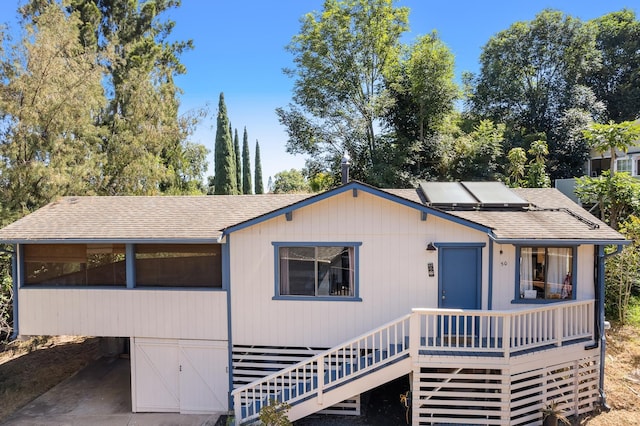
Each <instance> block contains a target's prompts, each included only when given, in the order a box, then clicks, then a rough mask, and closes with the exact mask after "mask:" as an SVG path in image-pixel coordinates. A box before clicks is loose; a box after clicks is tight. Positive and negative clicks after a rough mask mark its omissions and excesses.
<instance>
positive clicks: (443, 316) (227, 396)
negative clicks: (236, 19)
mask: <svg viewBox="0 0 640 426" xmlns="http://www.w3.org/2000/svg"><path fill="white" fill-rule="evenodd" d="M0 242H2V243H5V244H10V245H13V247H14V251H15V271H14V285H15V286H16V292H15V295H16V297H15V299H16V307H17V315H16V326H17V327H18V331H19V333H20V334H25V335H91V336H111V337H122V338H126V339H129V341H130V350H131V377H132V382H131V389H132V403H133V407H132V409H133V411H175V412H211V411H226V410H234V411H235V415H236V421H237V423H243V422H248V421H250V420H251V419H255V417H256V416H257V413H258V412H259V409H260V407H262V406H264V404H266V403H268V402H269V400H271V399H277V400H284V401H287V402H289V404H291V410H290V411H289V415H290V418H291V420H295V419H298V418H302V417H304V416H307V415H309V414H311V413H314V412H317V411H319V410H325V411H327V412H339V413H342V414H345V413H353V414H357V413H358V411H359V395H360V394H361V393H363V392H365V391H367V390H369V389H372V388H375V387H377V386H379V385H381V384H383V383H386V382H388V381H390V380H393V379H395V378H398V377H402V376H406V375H409V377H410V382H411V386H412V398H411V401H412V402H411V404H412V405H411V406H412V423H413V424H414V425H427V424H445V423H449V424H461V423H464V424H512V425H519V424H523V425H524V424H531V423H535V422H539V421H540V420H541V411H540V410H541V408H543V407H544V406H545V405H546V404H548V403H550V402H551V401H555V402H557V403H558V404H559V407H561V408H562V409H563V410H565V413H566V414H567V415H572V414H582V413H585V412H589V411H591V410H593V409H594V404H597V403H598V402H601V401H602V399H603V398H604V394H603V391H602V386H603V375H604V370H603V366H604V364H603V363H604V350H605V348H604V344H605V339H604V335H603V330H604V310H603V303H604V301H603V295H604V257H605V254H604V247H605V246H606V245H611V244H614V245H617V246H618V247H620V246H621V245H623V244H626V243H627V241H626V240H625V239H624V237H623V236H622V235H620V234H619V233H617V232H616V231H614V230H612V229H610V228H609V227H608V226H607V225H605V224H604V223H602V222H600V221H599V220H598V219H597V218H595V217H593V216H592V215H590V214H589V213H588V212H586V211H584V210H582V209H581V208H580V207H579V206H577V205H576V204H575V203H573V202H571V201H570V200H569V199H567V198H566V197H565V196H563V195H562V194H561V193H560V192H558V191H557V190H555V189H518V190H513V191H511V190H508V189H507V188H506V187H504V186H502V185H501V184H497V183H478V182H467V183H462V184H459V183H424V184H422V185H420V187H419V188H418V189H412V190H408V189H403V190H400V189H397V190H382V189H377V188H374V187H371V186H368V185H365V184H362V183H359V182H349V183H346V184H344V185H342V186H340V187H338V188H336V189H332V190H329V191H327V192H324V193H321V194H317V195H308V194H307V195H304V194H298V195H275V194H266V195H238V196H209V197H206V196H202V197H186V196H185V197H172V196H167V197H65V198H61V199H59V200H57V201H55V202H53V203H51V204H49V205H47V206H45V207H43V208H41V209H40V210H38V211H36V212H34V213H32V214H30V215H28V216H26V217H24V218H22V219H20V220H19V221H17V222H15V223H13V224H11V225H9V226H7V227H5V228H4V229H2V230H0Z"/></svg>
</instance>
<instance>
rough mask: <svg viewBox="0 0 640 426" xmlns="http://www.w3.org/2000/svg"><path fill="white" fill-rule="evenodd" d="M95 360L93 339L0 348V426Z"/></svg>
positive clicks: (16, 343)
mask: <svg viewBox="0 0 640 426" xmlns="http://www.w3.org/2000/svg"><path fill="white" fill-rule="evenodd" d="M99 356H100V344H99V339H95V338H86V337H68V336H60V337H34V338H31V339H29V340H26V341H14V342H11V343H9V344H6V345H1V344H0V401H2V404H0V423H2V421H3V419H5V418H6V417H8V416H9V415H10V414H11V413H13V412H14V411H15V410H17V409H18V408H21V407H23V406H24V405H26V404H28V403H29V402H31V401H32V400H33V399H35V398H36V397H38V396H40V395H42V394H43V393H44V392H46V391H47V390H49V389H51V388H52V387H54V386H55V385H57V384H58V383H60V382H61V381H63V380H64V379H66V378H68V377H70V376H71V375H73V374H74V373H76V372H78V371H79V370H80V369H82V368H83V367H85V366H86V365H87V364H89V363H90V362H92V361H94V360H96V359H97V358H98V357H99Z"/></svg>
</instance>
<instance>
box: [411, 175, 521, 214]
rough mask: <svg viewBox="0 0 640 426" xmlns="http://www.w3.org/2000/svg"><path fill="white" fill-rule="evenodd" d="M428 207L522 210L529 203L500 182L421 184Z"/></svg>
mask: <svg viewBox="0 0 640 426" xmlns="http://www.w3.org/2000/svg"><path fill="white" fill-rule="evenodd" d="M420 189H421V190H422V193H423V194H424V196H425V199H426V201H427V204H428V205H432V206H434V207H442V208H467V209H470V208H482V207H486V208H518V209H520V208H522V207H526V206H528V205H529V203H528V202H527V201H525V200H523V199H522V198H520V197H519V196H518V195H516V194H515V193H514V192H512V191H511V190H510V189H509V188H507V187H506V186H505V185H504V184H503V183H502V182H421V183H420Z"/></svg>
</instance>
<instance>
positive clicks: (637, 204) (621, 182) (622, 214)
mask: <svg viewBox="0 0 640 426" xmlns="http://www.w3.org/2000/svg"><path fill="white" fill-rule="evenodd" d="M575 193H576V195H577V196H578V198H580V201H582V203H583V204H586V205H594V204H595V205H597V207H598V210H599V212H600V219H601V220H602V221H603V222H606V223H608V224H609V225H610V226H611V227H612V228H613V229H617V228H618V223H620V222H623V221H625V220H627V219H628V218H629V217H630V216H631V215H634V216H638V217H640V182H639V181H638V180H637V179H636V178H633V177H631V176H629V174H628V173H616V174H614V175H612V174H610V173H609V171H605V172H603V173H602V175H601V176H598V177H595V178H592V177H589V176H584V177H582V178H579V179H577V180H576V189H575Z"/></svg>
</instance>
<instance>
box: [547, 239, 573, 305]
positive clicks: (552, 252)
mask: <svg viewBox="0 0 640 426" xmlns="http://www.w3.org/2000/svg"><path fill="white" fill-rule="evenodd" d="M547 257H548V259H547V262H548V267H547V297H549V295H550V294H554V295H556V294H557V295H558V296H557V297H560V294H561V292H562V286H563V283H564V281H565V278H567V277H568V276H569V279H571V277H570V275H571V263H572V259H571V257H572V256H571V249H570V248H560V247H559V248H549V249H548V250H547Z"/></svg>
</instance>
